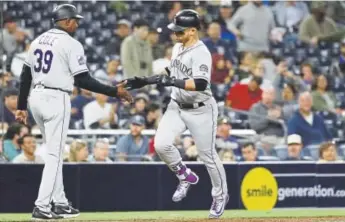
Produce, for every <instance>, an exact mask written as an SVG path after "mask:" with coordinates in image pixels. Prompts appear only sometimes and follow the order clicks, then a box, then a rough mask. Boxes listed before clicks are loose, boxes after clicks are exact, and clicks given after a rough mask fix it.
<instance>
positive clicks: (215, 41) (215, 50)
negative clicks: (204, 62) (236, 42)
mask: <svg viewBox="0 0 345 222" xmlns="http://www.w3.org/2000/svg"><path fill="white" fill-rule="evenodd" d="M207 35H208V37H207V38H204V39H203V40H202V41H203V42H204V43H205V45H206V46H207V48H208V50H210V53H211V54H219V55H223V56H224V58H225V59H226V60H231V55H230V51H229V48H230V45H229V44H228V42H226V41H225V40H224V39H221V27H220V25H219V23H218V22H212V23H211V24H209V26H208V29H207Z"/></svg>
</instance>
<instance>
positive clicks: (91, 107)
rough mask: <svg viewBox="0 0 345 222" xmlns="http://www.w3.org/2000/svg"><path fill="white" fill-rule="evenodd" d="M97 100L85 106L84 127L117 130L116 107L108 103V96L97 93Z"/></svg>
mask: <svg viewBox="0 0 345 222" xmlns="http://www.w3.org/2000/svg"><path fill="white" fill-rule="evenodd" d="M95 95H96V96H95V98H96V100H94V101H92V102H90V103H88V104H86V105H85V107H84V109H83V113H84V126H85V128H86V129H99V128H101V129H111V128H112V129H114V128H117V126H118V125H117V121H118V117H117V113H116V106H114V105H112V104H110V103H108V102H107V101H108V96H106V95H103V94H99V93H95Z"/></svg>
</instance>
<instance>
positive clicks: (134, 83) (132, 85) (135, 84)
mask: <svg viewBox="0 0 345 222" xmlns="http://www.w3.org/2000/svg"><path fill="white" fill-rule="evenodd" d="M126 81H127V83H126V89H127V90H132V89H140V88H142V87H144V86H146V85H148V84H149V82H148V81H147V77H137V76H135V77H134V78H129V79H126Z"/></svg>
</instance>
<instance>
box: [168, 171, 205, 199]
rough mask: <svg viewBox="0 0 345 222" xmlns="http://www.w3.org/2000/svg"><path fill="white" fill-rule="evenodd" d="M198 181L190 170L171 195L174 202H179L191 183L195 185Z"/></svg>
mask: <svg viewBox="0 0 345 222" xmlns="http://www.w3.org/2000/svg"><path fill="white" fill-rule="evenodd" d="M198 182H199V177H198V175H196V174H195V173H194V172H190V174H189V175H188V176H187V178H186V179H185V180H181V181H180V183H179V185H178V186H177V189H176V191H175V193H174V195H173V197H172V200H173V201H174V202H180V201H181V200H182V199H183V198H185V197H186V196H187V193H188V190H189V189H190V187H191V185H195V184H197V183H198Z"/></svg>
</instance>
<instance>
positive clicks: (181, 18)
mask: <svg viewBox="0 0 345 222" xmlns="http://www.w3.org/2000/svg"><path fill="white" fill-rule="evenodd" d="M189 27H194V28H197V29H199V28H200V18H199V14H198V13H197V12H196V11H194V10H192V9H184V10H181V11H179V12H178V13H177V14H176V15H175V17H174V21H173V22H172V23H170V24H169V25H168V28H169V29H171V30H172V31H174V32H181V31H183V30H185V29H187V28H189Z"/></svg>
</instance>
